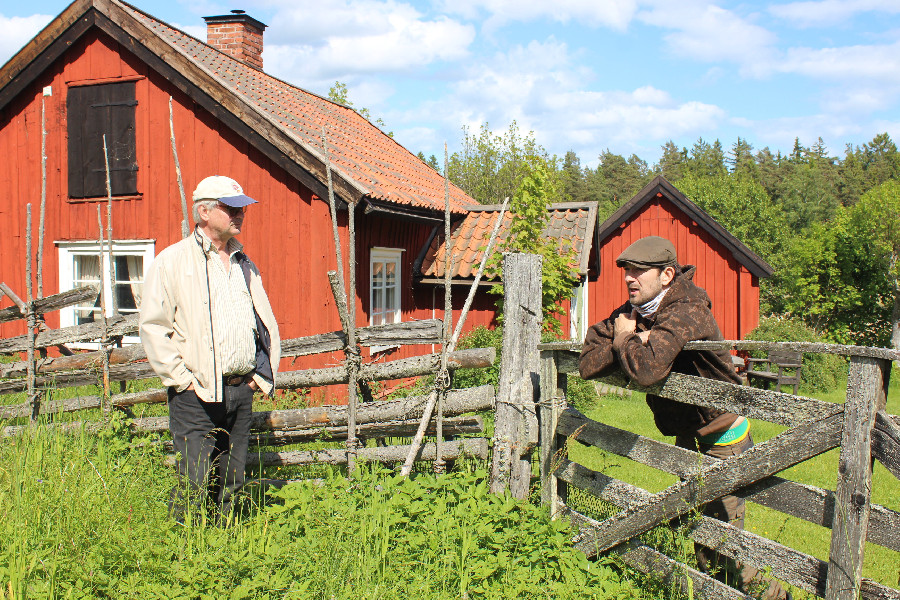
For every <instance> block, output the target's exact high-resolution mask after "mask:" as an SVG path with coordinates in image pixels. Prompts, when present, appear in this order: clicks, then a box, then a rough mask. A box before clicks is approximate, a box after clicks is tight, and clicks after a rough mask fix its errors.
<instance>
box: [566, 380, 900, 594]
mask: <svg viewBox="0 0 900 600" xmlns="http://www.w3.org/2000/svg"><path fill="white" fill-rule="evenodd" d="M804 393H805V392H804V391H803V390H801V394H804ZM810 395H811V394H810ZM844 396H845V390H843V389H842V390H839V391H836V392H831V393H828V394H818V395H816V397H818V398H819V399H822V400H827V401H831V402H843V399H844ZM887 411H888V412H889V413H891V414H900V372H898V371H897V369H896V368H895V369H894V373H893V377H892V383H891V386H890V389H889V393H888V404H887ZM587 414H588V416H589V417H591V418H592V419H595V420H597V421H600V422H603V423H606V424H609V425H613V426H616V427H620V428H622V429H628V430H630V431H633V432H635V433H639V434H641V435H645V436H647V437H650V438H653V439H656V440H662V441H666V442H668V443H673V442H674V438H666V437H664V436H662V435H661V434H660V433H659V431H658V430H657V429H656V427H655V425H654V424H653V418H652V415H651V413H650V409H649V408H648V407H647V404H646V402H645V401H644V395H643V394H640V393H637V392H635V393H634V394H633V396H632V397H631V398H622V397H618V396H613V395H607V396H603V397H601V398H600V400H599V403H598V404H597V405H596V406H595V407H592V408H591V409H590V410H588V412H587ZM784 430H785V427H783V426H778V425H773V424H771V423H766V422H763V421H753V423H752V429H751V431H752V433H753V437H754V440H755V441H756V443H760V442H763V441H765V440H768V439H770V438H772V437H773V436H775V435H777V434H778V433H780V432H782V431H784ZM569 450H570V456H571V458H572V460H574V461H575V462H578V463H580V464H583V465H584V466H586V467H589V468H591V469H594V470H598V471H602V472H603V473H606V474H607V475H610V476H612V477H616V478H618V479H622V480H624V481H627V482H629V483H633V484H635V485H637V486H640V487H642V488H644V489H646V490H649V491H651V492H658V491H660V490H663V489H665V488H666V487H668V486H669V485H671V484H673V483H675V482H676V481H677V479H676V478H675V477H674V476H672V475H669V474H667V473H662V472H660V471H657V470H656V469H653V468H650V467H647V466H645V465H642V464H639V463H636V462H634V461H631V460H630V459H627V458H622V457H619V456H616V455H612V454H609V453H606V452H603V451H602V450H599V449H597V448H588V447H586V446H584V445H582V444H577V443H573V444H571V445H570V446H569ZM838 455H839V449H834V450H832V451H830V452H828V453H826V454H823V455H821V456H817V457H815V458H814V459H812V460H809V461H806V462H803V463H800V464H798V465H796V466H794V467H791V468H790V469H787V470H785V471H783V472H782V473H780V475H781V476H782V477H785V478H787V479H791V480H793V481H797V482H800V483H805V484H809V485H814V486H817V487H821V488H824V489H831V490H833V489H834V488H835V483H836V480H837V472H838V471H837V468H838ZM872 501H873V502H875V503H877V504H881V505H883V506H886V507H888V508H890V509H892V510H895V511H900V480H897V479H896V478H895V477H894V476H893V475H891V473H889V472H888V471H887V469H885V468H884V466H883V465H881V464H880V463H878V462H876V464H875V468H874V471H873V478H872ZM746 527H747V529H748V530H749V531H752V532H753V533H756V534H758V535H762V536H765V537H768V538H770V539H773V540H776V541H778V542H780V543H782V544H784V545H786V546H790V547H792V548H795V549H797V550H800V551H801V552H805V553H807V554H810V555H812V556H815V557H817V558H820V559H822V560H828V548H829V542H830V536H831V530H830V529H826V528H824V527H820V526H818V525H813V524H811V523H808V522H806V521H803V520H801V519H798V518H795V517H790V516H787V515H784V514H782V513H780V512H778V511H775V510H772V509H768V508H766V507H763V506H759V505H756V504H752V503H748V505H747V519H746ZM863 576H864V577H868V578H871V579H873V580H875V581H877V582H879V583H882V584H885V585H889V586H891V587H895V588H897V587H900V553H898V552H894V551H891V550H888V549H886V548H883V547H881V546H877V545H875V544H867V545H866V554H865V562H864V565H863ZM796 596H797V594H795V597H796Z"/></svg>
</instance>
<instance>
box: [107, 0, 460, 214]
mask: <svg viewBox="0 0 900 600" xmlns="http://www.w3.org/2000/svg"><path fill="white" fill-rule="evenodd" d="M113 1H114V2H115V1H116V0H113ZM117 4H119V5H120V6H121V7H122V8H123V10H125V11H127V12H128V13H129V14H130V15H132V16H133V17H134V18H135V19H137V20H138V21H140V22H141V23H143V24H144V25H145V26H146V27H148V28H149V29H151V30H152V31H153V32H154V33H155V34H156V35H157V36H159V38H160V39H162V40H163V41H165V42H166V43H167V44H169V45H171V46H172V47H173V48H175V49H176V50H177V51H179V52H181V53H182V54H184V55H185V56H187V57H188V58H190V59H191V60H193V61H194V62H195V63H197V64H198V65H200V66H201V67H203V68H204V69H205V70H207V71H208V72H209V73H211V74H212V76H213V77H214V78H215V79H217V80H218V81H219V83H220V84H221V85H222V86H223V87H224V88H225V89H226V90H228V91H230V92H231V93H233V94H236V95H239V96H240V97H242V98H243V99H244V100H245V101H247V102H249V103H251V104H253V105H255V106H256V107H258V108H259V109H260V111H261V112H262V113H263V114H264V115H265V116H267V117H268V118H269V120H270V121H271V122H272V123H273V125H275V126H276V127H279V128H281V129H282V130H284V131H285V132H287V133H289V134H290V135H292V136H294V138H295V139H297V140H298V142H299V143H300V144H301V145H303V146H304V147H305V148H306V149H307V150H309V151H311V152H313V153H314V154H316V155H318V156H320V157H324V152H323V144H322V128H323V127H325V130H326V135H327V138H328V146H329V158H330V161H331V165H332V168H333V169H334V170H335V171H338V172H339V173H340V174H342V175H343V176H344V177H345V178H346V179H349V180H351V181H353V182H354V183H355V184H356V187H357V188H359V189H361V191H364V195H366V196H368V197H370V198H373V199H376V200H381V201H386V202H391V203H395V204H402V205H409V206H414V207H417V208H425V209H433V210H440V211H443V210H444V179H443V177H442V176H441V175H440V174H439V173H437V172H436V171H435V170H434V169H432V168H431V167H429V166H428V165H427V164H425V163H424V162H423V161H422V160H420V159H419V158H418V157H417V156H415V155H414V154H413V153H411V152H410V151H409V150H407V149H406V148H404V147H403V146H401V145H400V144H399V143H397V142H396V141H395V140H394V139H393V138H391V137H390V136H389V135H387V134H386V133H384V132H383V131H381V130H380V129H379V128H378V127H376V126H375V125H373V124H372V123H370V122H369V121H368V120H366V119H365V118H364V117H363V116H361V115H360V114H359V113H357V112H356V111H354V110H353V109H351V108H348V107H346V106H343V105H341V104H337V103H335V102H332V101H330V100H326V99H325V98H322V97H320V96H317V95H316V94H313V93H310V92H307V91H306V90H303V89H300V88H298V87H296V86H293V85H291V84H289V83H286V82H284V81H281V80H280V79H277V78H275V77H272V76H271V75H268V74H266V73H264V72H262V71H259V70H257V69H254V68H252V67H249V66H247V65H245V64H244V63H242V62H240V61H239V60H236V59H234V58H232V57H231V56H229V55H227V54H225V53H223V52H221V51H219V50H217V49H215V48H213V47H212V46H209V45H207V44H205V43H203V42H201V41H200V40H198V39H196V38H194V37H191V36H190V35H188V34H186V33H184V32H182V31H179V30H177V29H175V28H173V27H171V26H169V25H167V24H166V23H163V22H162V21H159V20H158V19H156V18H154V17H152V16H150V15H148V14H146V13H144V12H142V11H140V10H139V9H137V8H135V7H132V6H130V5H128V4H126V3H124V2H117ZM474 202H475V201H474V200H473V199H472V198H471V197H469V196H468V195H467V194H466V193H465V192H463V191H462V190H461V189H459V188H458V187H456V186H455V185H453V184H452V183H451V184H450V206H451V210H452V211H453V212H454V213H464V212H466V206H467V205H470V204H473V203H474Z"/></svg>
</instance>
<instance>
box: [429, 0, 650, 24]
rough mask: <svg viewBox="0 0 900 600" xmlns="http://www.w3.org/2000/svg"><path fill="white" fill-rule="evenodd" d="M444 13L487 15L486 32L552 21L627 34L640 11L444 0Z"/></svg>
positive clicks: (608, 3) (594, 3) (614, 0)
mask: <svg viewBox="0 0 900 600" xmlns="http://www.w3.org/2000/svg"><path fill="white" fill-rule="evenodd" d="M441 8H442V10H443V11H445V12H448V13H451V14H459V15H461V16H463V17H464V18H467V19H476V18H478V17H480V15H481V14H482V13H487V15H488V17H487V20H486V21H485V28H487V29H492V28H495V27H499V26H501V25H504V24H506V23H512V22H529V21H537V20H541V19H543V20H551V21H556V22H559V23H569V22H576V23H579V24H583V25H589V26H591V27H610V28H612V29H617V30H624V29H625V28H626V27H628V24H629V23H630V22H631V19H632V18H633V17H634V14H635V11H636V10H637V2H636V0H557V1H555V2H547V1H546V0H444V2H442V3H441Z"/></svg>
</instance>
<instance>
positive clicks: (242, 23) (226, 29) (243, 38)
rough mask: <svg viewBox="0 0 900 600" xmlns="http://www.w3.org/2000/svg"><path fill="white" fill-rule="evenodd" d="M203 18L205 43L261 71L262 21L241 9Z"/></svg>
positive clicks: (263, 26) (263, 28)
mask: <svg viewBox="0 0 900 600" xmlns="http://www.w3.org/2000/svg"><path fill="white" fill-rule="evenodd" d="M203 20H204V21H206V43H207V44H209V45H210V46H212V47H213V48H216V49H217V50H221V51H222V52H225V53H226V54H230V55H231V56H233V57H234V58H236V59H238V60H239V61H241V62H243V63H244V64H247V65H249V66H251V67H253V68H254V69H259V70H260V71H262V68H263V60H262V52H263V31H264V30H265V28H266V25H265V24H264V23H260V22H259V21H257V20H256V19H254V18H253V17H251V16H249V15H247V14H245V13H244V11H242V10H233V11H231V14H230V15H220V16H218V17H203Z"/></svg>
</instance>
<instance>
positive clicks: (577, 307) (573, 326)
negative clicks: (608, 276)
mask: <svg viewBox="0 0 900 600" xmlns="http://www.w3.org/2000/svg"><path fill="white" fill-rule="evenodd" d="M588 289H590V288H589V286H588V281H587V277H585V278H583V279H582V280H581V281H580V282H579V284H578V285H577V286H575V287H574V288H573V289H572V297H571V299H570V300H569V338H571V339H572V340H573V341H576V342H584V338H585V336H586V335H587V330H588V327H589V326H590V324H589V323H588Z"/></svg>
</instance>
